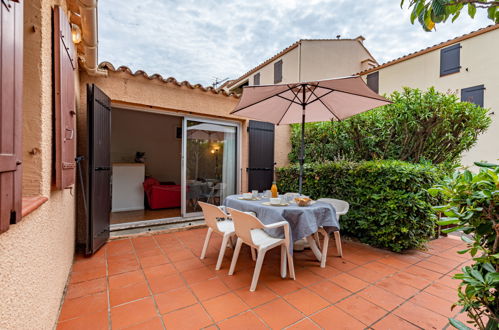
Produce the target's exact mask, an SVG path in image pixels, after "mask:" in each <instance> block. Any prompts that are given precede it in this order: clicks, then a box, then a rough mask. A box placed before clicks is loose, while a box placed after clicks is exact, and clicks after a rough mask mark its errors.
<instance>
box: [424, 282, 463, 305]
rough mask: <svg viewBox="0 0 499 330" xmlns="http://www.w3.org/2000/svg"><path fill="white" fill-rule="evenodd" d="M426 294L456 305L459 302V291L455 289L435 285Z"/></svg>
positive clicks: (428, 288) (427, 289)
mask: <svg viewBox="0 0 499 330" xmlns="http://www.w3.org/2000/svg"><path fill="white" fill-rule="evenodd" d="M424 291H425V292H427V293H430V294H432V295H434V296H437V297H440V298H442V299H445V300H447V301H449V302H451V303H454V302H456V301H457V299H458V297H457V290H456V289H453V288H449V287H448V286H445V285H442V284H438V283H434V284H432V285H430V286H429V287H427V288H426V289H425V290H424Z"/></svg>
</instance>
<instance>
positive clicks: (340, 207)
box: [317, 198, 350, 267]
mask: <svg viewBox="0 0 499 330" xmlns="http://www.w3.org/2000/svg"><path fill="white" fill-rule="evenodd" d="M317 201H319V202H324V203H328V204H331V205H332V206H333V207H334V209H335V210H336V216H337V218H338V222H339V221H340V216H341V215H344V214H347V213H348V210H349V209H350V204H348V202H345V201H342V200H339V199H334V198H320V199H318V200H317ZM319 231H320V232H321V234H322V235H323V236H324V245H323V247H322V260H321V267H324V266H325V265H326V257H327V248H328V245H329V235H328V233H327V232H326V230H324V228H320V229H319ZM334 240H335V242H336V250H337V251H338V255H339V256H340V257H343V250H342V248H341V236H340V231H339V230H337V231H335V232H334Z"/></svg>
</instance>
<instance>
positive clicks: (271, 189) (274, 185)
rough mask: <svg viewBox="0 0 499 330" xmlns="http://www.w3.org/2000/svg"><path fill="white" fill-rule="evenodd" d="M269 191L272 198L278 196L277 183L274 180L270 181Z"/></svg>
mask: <svg viewBox="0 0 499 330" xmlns="http://www.w3.org/2000/svg"><path fill="white" fill-rule="evenodd" d="M270 191H271V193H272V198H277V197H279V192H278V191H277V184H276V183H275V181H273V182H272V188H270Z"/></svg>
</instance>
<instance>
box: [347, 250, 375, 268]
mask: <svg viewBox="0 0 499 330" xmlns="http://www.w3.org/2000/svg"><path fill="white" fill-rule="evenodd" d="M343 259H344V260H346V261H349V262H351V263H354V264H356V265H358V266H361V265H364V264H366V263H368V262H373V261H374V260H376V259H379V257H375V256H372V255H369V254H366V253H351V254H346V255H344V256H343Z"/></svg>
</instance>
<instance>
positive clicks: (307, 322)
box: [286, 318, 320, 330]
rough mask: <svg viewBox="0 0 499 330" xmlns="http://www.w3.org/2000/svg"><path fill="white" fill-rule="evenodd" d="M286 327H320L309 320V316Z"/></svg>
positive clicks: (301, 328)
mask: <svg viewBox="0 0 499 330" xmlns="http://www.w3.org/2000/svg"><path fill="white" fill-rule="evenodd" d="M286 329H288V330H289V329H293V330H308V329H320V327H319V326H318V325H317V324H316V323H315V322H313V321H312V320H310V319H309V318H305V319H303V320H301V321H298V322H296V323H295V324H293V325H292V326H290V327H287V328H286Z"/></svg>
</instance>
